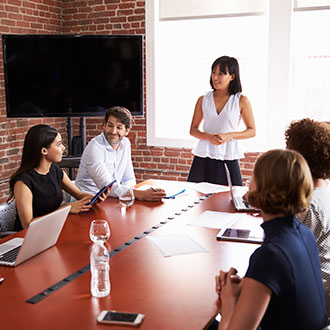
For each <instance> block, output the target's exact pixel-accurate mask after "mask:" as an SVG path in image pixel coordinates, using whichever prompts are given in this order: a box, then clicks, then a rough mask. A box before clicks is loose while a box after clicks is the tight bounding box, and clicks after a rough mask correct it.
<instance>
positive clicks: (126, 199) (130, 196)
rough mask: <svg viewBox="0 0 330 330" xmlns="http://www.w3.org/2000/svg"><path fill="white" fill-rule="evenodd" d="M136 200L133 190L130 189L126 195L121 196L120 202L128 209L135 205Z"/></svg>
mask: <svg viewBox="0 0 330 330" xmlns="http://www.w3.org/2000/svg"><path fill="white" fill-rule="evenodd" d="M134 200H135V197H134V191H133V189H128V190H127V191H126V192H125V193H124V194H122V195H121V196H119V202H120V204H121V205H122V206H124V207H128V206H131V205H133V203H134Z"/></svg>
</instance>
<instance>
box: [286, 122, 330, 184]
mask: <svg viewBox="0 0 330 330" xmlns="http://www.w3.org/2000/svg"><path fill="white" fill-rule="evenodd" d="M285 139H286V147H287V148H288V149H292V150H296V151H298V152H300V153H301V154H302V155H303V156H304V158H305V159H306V160H307V163H308V165H309V168H310V170H311V172H312V176H313V178H314V179H328V178H330V124H329V123H326V122H318V121H315V120H312V119H309V118H305V119H302V120H298V121H293V122H292V123H291V124H290V126H289V127H288V129H287V130H286V131H285Z"/></svg>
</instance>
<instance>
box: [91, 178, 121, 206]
mask: <svg viewBox="0 0 330 330" xmlns="http://www.w3.org/2000/svg"><path fill="white" fill-rule="evenodd" d="M115 182H116V180H114V181H112V182H111V183H109V184H108V185H106V186H104V187H103V188H102V189H100V191H99V192H98V193H97V194H96V195H94V197H93V198H92V200H91V201H90V202H89V203H88V204H87V205H93V204H94V203H95V202H96V201H97V199H98V198H99V197H100V196H101V195H102V194H103V193H104V192H105V191H106V190H107V189H108V188H110V187H112V185H113V184H114V183H115Z"/></svg>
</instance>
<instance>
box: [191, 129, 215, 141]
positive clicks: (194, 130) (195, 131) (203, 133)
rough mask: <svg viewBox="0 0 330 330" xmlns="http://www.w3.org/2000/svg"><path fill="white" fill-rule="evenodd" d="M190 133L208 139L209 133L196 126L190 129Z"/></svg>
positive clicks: (198, 137) (197, 137) (200, 138)
mask: <svg viewBox="0 0 330 330" xmlns="http://www.w3.org/2000/svg"><path fill="white" fill-rule="evenodd" d="M190 135H191V136H193V137H195V138H196V139H199V140H209V136H210V134H209V133H206V132H201V131H200V130H199V129H198V128H196V127H193V128H191V129H190Z"/></svg>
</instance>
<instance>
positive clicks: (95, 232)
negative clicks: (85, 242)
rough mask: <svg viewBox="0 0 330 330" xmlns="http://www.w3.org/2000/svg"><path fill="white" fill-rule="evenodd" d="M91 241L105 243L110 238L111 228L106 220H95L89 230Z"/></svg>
mask: <svg viewBox="0 0 330 330" xmlns="http://www.w3.org/2000/svg"><path fill="white" fill-rule="evenodd" d="M89 237H90V239H91V240H92V241H93V242H94V243H96V242H102V243H104V242H105V241H107V240H108V239H109V237H110V228H109V225H108V221H106V220H93V221H92V222H91V226H90V229H89Z"/></svg>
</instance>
